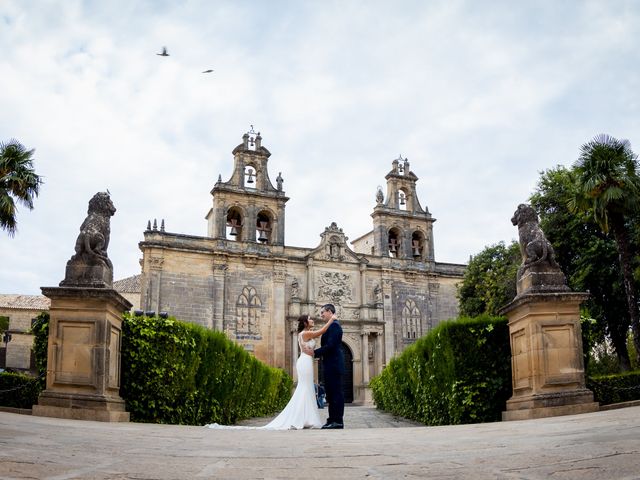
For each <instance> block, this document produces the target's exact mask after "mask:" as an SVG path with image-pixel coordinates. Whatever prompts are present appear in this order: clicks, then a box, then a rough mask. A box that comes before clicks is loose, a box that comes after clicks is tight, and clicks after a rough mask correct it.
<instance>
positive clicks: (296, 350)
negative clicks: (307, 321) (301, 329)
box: [290, 330, 300, 383]
mask: <svg viewBox="0 0 640 480" xmlns="http://www.w3.org/2000/svg"><path fill="white" fill-rule="evenodd" d="M290 335H291V352H292V353H291V373H292V374H291V376H292V377H293V381H294V382H296V383H297V382H298V372H297V371H296V362H297V361H298V355H300V347H299V345H298V332H297V331H296V330H292V331H291V334H290Z"/></svg>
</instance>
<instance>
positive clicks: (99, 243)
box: [69, 192, 116, 269]
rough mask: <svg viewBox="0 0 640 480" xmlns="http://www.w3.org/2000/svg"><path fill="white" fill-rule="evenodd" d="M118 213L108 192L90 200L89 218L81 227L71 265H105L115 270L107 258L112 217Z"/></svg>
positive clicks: (96, 195)
mask: <svg viewBox="0 0 640 480" xmlns="http://www.w3.org/2000/svg"><path fill="white" fill-rule="evenodd" d="M115 213H116V207H114V205H113V202H112V201H111V197H110V195H109V193H108V192H98V193H96V194H95V195H94V196H93V198H92V199H91V200H89V209H88V210H87V218H86V219H85V220H84V222H82V225H81V226H80V234H79V235H78V239H77V240H76V246H75V251H76V253H75V255H74V256H73V257H71V260H69V262H70V263H75V262H83V263H85V264H87V265H103V266H105V267H108V268H110V269H112V268H113V265H112V263H111V260H109V257H107V247H108V246H109V236H110V234H111V225H110V223H111V217H112V216H113V215H114V214H115Z"/></svg>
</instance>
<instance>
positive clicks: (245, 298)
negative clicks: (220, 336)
mask: <svg viewBox="0 0 640 480" xmlns="http://www.w3.org/2000/svg"><path fill="white" fill-rule="evenodd" d="M261 311H262V301H261V300H260V297H259V296H258V294H257V292H256V289H255V288H253V287H244V288H243V289H242V293H241V294H240V296H238V301H237V302H236V334H237V335H251V336H254V337H255V336H259V335H260V312H261Z"/></svg>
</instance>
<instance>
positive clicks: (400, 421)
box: [239, 405, 424, 429]
mask: <svg viewBox="0 0 640 480" xmlns="http://www.w3.org/2000/svg"><path fill="white" fill-rule="evenodd" d="M319 412H320V418H321V419H322V421H325V420H326V417H327V415H328V414H329V412H328V409H327V408H321V409H320V410H319ZM273 418H274V417H264V418H252V419H250V420H245V421H242V422H239V425H247V426H260V425H266V424H267V423H269V422H270V421H271V420H272V419H273ZM343 420H344V428H345V429H353V428H398V427H423V426H424V425H422V424H421V423H417V422H412V421H411V420H407V419H405V418H402V417H396V416H394V415H391V414H390V413H386V412H382V411H380V410H378V409H376V408H375V407H361V406H350V405H347V406H345V409H344V419H343Z"/></svg>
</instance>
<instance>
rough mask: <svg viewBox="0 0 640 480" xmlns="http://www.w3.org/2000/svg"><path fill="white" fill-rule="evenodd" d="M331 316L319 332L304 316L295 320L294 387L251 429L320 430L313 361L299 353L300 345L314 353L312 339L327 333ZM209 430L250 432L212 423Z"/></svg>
mask: <svg viewBox="0 0 640 480" xmlns="http://www.w3.org/2000/svg"><path fill="white" fill-rule="evenodd" d="M335 318H336V317H335V315H334V316H333V317H332V318H331V319H330V320H329V321H328V322H327V323H326V324H324V325H323V326H322V328H321V329H319V330H313V325H314V321H313V318H311V316H309V315H308V314H303V315H300V317H298V347H299V350H300V352H301V353H300V356H299V357H298V360H297V361H296V372H297V374H298V385H297V386H296V389H295V391H294V392H293V395H292V397H291V399H290V400H289V403H287V406H286V407H284V410H282V412H280V414H279V415H278V416H277V417H276V418H274V419H273V420H272V421H271V422H269V423H268V424H267V425H264V426H262V427H253V428H258V429H264V430H297V429H301V428H320V427H322V420H320V414H319V413H318V404H317V402H316V394H315V389H314V386H313V357H312V356H310V355H307V354H306V353H304V352H302V345H303V344H306V345H307V346H308V347H309V348H311V349H314V348H315V345H316V338H318V337H320V336H321V335H322V334H323V333H324V332H326V331H327V328H329V325H331V323H333V321H334V319H335ZM207 427H209V428H252V427H240V426H238V427H236V426H226V425H218V424H217V423H213V424H211V425H207Z"/></svg>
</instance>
